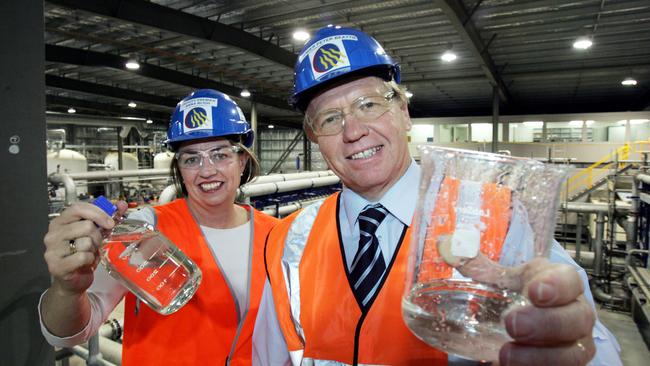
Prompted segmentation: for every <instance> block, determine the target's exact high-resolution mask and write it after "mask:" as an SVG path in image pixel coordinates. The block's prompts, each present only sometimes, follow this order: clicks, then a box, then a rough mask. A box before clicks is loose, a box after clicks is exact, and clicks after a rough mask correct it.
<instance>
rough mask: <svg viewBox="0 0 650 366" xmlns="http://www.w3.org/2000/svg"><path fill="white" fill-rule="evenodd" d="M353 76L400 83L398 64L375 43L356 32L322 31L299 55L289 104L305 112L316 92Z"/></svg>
mask: <svg viewBox="0 0 650 366" xmlns="http://www.w3.org/2000/svg"><path fill="white" fill-rule="evenodd" d="M353 75H354V76H357V75H367V76H378V77H381V78H382V79H384V80H387V81H389V80H391V79H392V80H395V82H397V83H399V82H400V71H399V65H398V64H397V63H396V62H395V61H393V59H392V58H391V57H390V56H389V55H388V54H387V53H386V52H385V51H384V49H383V47H382V46H381V45H380V44H379V42H377V40H375V39H374V38H372V37H371V36H369V35H367V34H366V33H364V32H362V31H360V30H357V29H352V28H342V27H338V26H336V27H334V26H327V27H325V28H321V29H319V30H318V31H317V32H316V34H315V35H314V36H313V37H312V38H311V39H310V40H309V42H307V44H306V45H305V47H303V49H302V51H300V54H299V55H298V60H297V61H296V66H295V82H294V86H293V95H292V96H291V97H290V98H289V102H290V103H291V105H292V106H293V107H294V108H297V109H299V110H301V111H303V112H304V111H305V110H306V109H307V106H308V105H309V101H310V100H311V98H312V97H313V96H314V95H315V94H316V93H317V92H318V91H320V90H323V89H324V88H325V87H326V86H328V85H330V84H331V83H333V82H334V81H336V80H339V79H341V78H342V77H344V76H348V77H349V76H353Z"/></svg>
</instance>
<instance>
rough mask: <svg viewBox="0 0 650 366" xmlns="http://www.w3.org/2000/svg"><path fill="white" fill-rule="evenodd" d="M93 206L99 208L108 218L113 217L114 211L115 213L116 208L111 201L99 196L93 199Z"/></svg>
mask: <svg viewBox="0 0 650 366" xmlns="http://www.w3.org/2000/svg"><path fill="white" fill-rule="evenodd" d="M93 204H94V205H95V206H97V207H99V208H101V209H102V210H103V211H104V212H106V213H107V214H108V216H113V214H114V213H115V211H117V206H115V205H114V204H113V203H112V202H111V201H109V200H108V199H107V198H106V197H104V196H99V197H97V198H95V201H93Z"/></svg>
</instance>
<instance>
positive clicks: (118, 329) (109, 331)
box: [97, 318, 124, 341]
mask: <svg viewBox="0 0 650 366" xmlns="http://www.w3.org/2000/svg"><path fill="white" fill-rule="evenodd" d="M123 330H124V319H115V318H113V319H108V320H106V321H105V322H104V324H102V325H101V326H100V327H99V330H98V331H97V334H99V335H100V336H101V337H104V338H107V339H110V340H113V341H118V340H120V338H122V333H123Z"/></svg>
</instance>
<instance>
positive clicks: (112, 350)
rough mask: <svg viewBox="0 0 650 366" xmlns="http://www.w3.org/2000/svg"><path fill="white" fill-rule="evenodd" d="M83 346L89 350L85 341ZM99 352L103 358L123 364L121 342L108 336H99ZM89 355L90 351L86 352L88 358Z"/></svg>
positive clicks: (112, 362) (113, 362)
mask: <svg viewBox="0 0 650 366" xmlns="http://www.w3.org/2000/svg"><path fill="white" fill-rule="evenodd" d="M77 347H78V346H77ZM81 347H83V349H84V350H87V349H88V344H87V343H84V344H82V345H81ZM75 348H76V347H75ZM73 350H74V349H73ZM99 352H100V353H101V359H103V360H105V361H108V362H110V363H111V364H115V365H121V364H122V345H121V344H120V343H117V342H115V341H112V340H110V339H108V338H104V337H99ZM87 357H88V353H86V357H84V358H85V359H86V358H87Z"/></svg>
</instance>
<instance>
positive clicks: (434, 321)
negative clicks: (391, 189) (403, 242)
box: [402, 146, 567, 361]
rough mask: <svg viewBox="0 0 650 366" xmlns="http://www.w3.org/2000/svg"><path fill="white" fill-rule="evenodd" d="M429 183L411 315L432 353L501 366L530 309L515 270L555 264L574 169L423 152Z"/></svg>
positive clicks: (420, 209)
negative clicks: (512, 332) (551, 255)
mask: <svg viewBox="0 0 650 366" xmlns="http://www.w3.org/2000/svg"><path fill="white" fill-rule="evenodd" d="M419 149H420V156H421V166H422V176H421V180H420V187H419V199H418V206H417V207H416V211H415V216H414V220H413V231H412V233H413V236H412V238H411V239H412V240H411V253H410V261H409V267H408V269H407V276H406V277H407V278H406V281H407V282H406V286H405V293H404V297H403V300H402V314H403V316H404V320H405V323H406V324H407V326H408V327H409V328H410V329H411V331H412V332H413V333H414V334H415V335H416V336H417V337H418V338H420V339H421V340H423V341H424V342H426V343H427V344H429V345H431V346H433V347H435V348H437V349H440V350H443V351H445V352H448V353H453V354H456V355H459V356H461V357H465V358H470V359H475V360H482V361H496V360H498V357H499V350H500V348H501V346H502V345H503V344H504V343H506V342H508V341H510V340H511V338H510V337H509V336H508V333H507V332H506V330H505V325H504V322H503V315H504V313H505V311H506V310H507V309H510V308H511V307H513V306H524V305H526V304H528V300H527V299H526V298H525V297H524V296H523V295H521V294H519V293H518V292H517V291H519V290H520V289H519V288H518V287H519V286H520V284H519V283H518V281H516V277H515V276H513V275H511V272H512V271H509V270H508V269H512V268H513V267H516V266H519V265H521V264H523V263H526V262H528V261H531V260H532V259H534V258H535V257H539V256H547V255H548V252H549V249H550V246H551V240H552V233H553V231H554V227H555V220H556V215H557V207H558V201H559V187H560V184H561V183H562V182H563V181H564V179H565V177H566V174H567V168H566V167H565V166H558V165H552V164H544V163H541V162H539V161H535V160H532V159H525V158H516V157H510V156H505V155H497V154H490V153H483V152H475V151H468V150H459V149H448V148H439V147H434V146H421V147H419Z"/></svg>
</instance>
